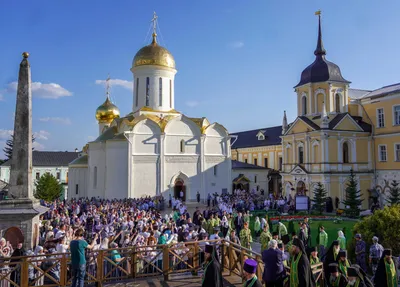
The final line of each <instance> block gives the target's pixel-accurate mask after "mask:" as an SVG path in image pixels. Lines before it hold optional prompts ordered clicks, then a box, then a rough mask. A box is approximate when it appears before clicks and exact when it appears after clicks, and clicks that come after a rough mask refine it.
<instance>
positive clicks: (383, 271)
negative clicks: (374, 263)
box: [374, 249, 398, 287]
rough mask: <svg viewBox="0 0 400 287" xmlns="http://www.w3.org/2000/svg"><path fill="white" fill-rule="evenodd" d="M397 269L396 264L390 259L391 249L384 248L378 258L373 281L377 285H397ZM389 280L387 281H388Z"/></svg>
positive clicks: (381, 286)
mask: <svg viewBox="0 0 400 287" xmlns="http://www.w3.org/2000/svg"><path fill="white" fill-rule="evenodd" d="M397 278H398V277H397V271H396V264H395V263H394V261H393V259H392V250H391V249H385V250H384V251H383V254H382V257H381V259H380V260H379V264H378V268H377V269H376V273H375V277H374V283H375V286H379V287H390V286H397V285H398V279H397ZM388 281H389V282H388Z"/></svg>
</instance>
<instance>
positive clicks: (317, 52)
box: [314, 10, 326, 56]
mask: <svg viewBox="0 0 400 287" xmlns="http://www.w3.org/2000/svg"><path fill="white" fill-rule="evenodd" d="M315 15H318V41H317V48H316V49H315V51H314V55H315V56H318V55H321V56H322V55H326V51H325V49H324V44H323V43H322V30H321V10H318V11H317V12H315Z"/></svg>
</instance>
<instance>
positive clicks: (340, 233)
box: [337, 230, 346, 249]
mask: <svg viewBox="0 0 400 287" xmlns="http://www.w3.org/2000/svg"><path fill="white" fill-rule="evenodd" d="M337 240H338V241H339V244H340V249H346V237H344V233H343V231H341V230H339V231H338V238H337Z"/></svg>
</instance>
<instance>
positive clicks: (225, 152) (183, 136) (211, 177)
mask: <svg viewBox="0 0 400 287" xmlns="http://www.w3.org/2000/svg"><path fill="white" fill-rule="evenodd" d="M154 26H155V25H154ZM131 71H132V74H133V82H132V84H133V106H132V112H131V113H129V114H128V115H126V116H124V117H120V112H119V109H118V108H117V107H116V106H115V105H114V104H113V103H112V102H111V100H110V96H109V86H108V85H107V86H108V87H107V93H106V100H105V102H104V103H103V104H102V105H101V106H99V107H98V108H97V110H96V119H97V121H98V124H99V136H98V138H97V139H96V140H94V141H92V142H89V143H88V144H87V145H86V146H85V147H84V148H83V151H82V154H81V155H80V157H78V158H77V159H76V160H74V161H73V162H71V163H70V164H69V180H68V198H79V197H89V198H91V197H97V196H99V197H101V198H109V199H112V198H119V199H120V198H138V197H142V196H156V195H163V196H164V198H166V199H168V197H169V195H172V196H176V197H179V194H180V191H183V193H184V200H188V201H194V200H195V199H196V194H197V192H199V193H200V196H201V198H202V199H205V198H206V197H207V195H208V193H211V194H212V193H215V192H217V193H222V192H228V193H230V192H231V188H232V187H231V185H232V174H231V173H232V164H231V147H230V146H231V144H230V136H229V134H228V131H227V130H226V129H225V128H224V127H223V126H222V125H220V124H218V123H213V124H211V123H210V122H209V121H208V120H207V119H206V118H204V117H203V118H190V117H187V116H186V115H183V114H182V113H180V112H178V111H176V110H175V109H174V107H175V93H174V90H175V74H176V72H177V70H176V67H175V60H174V57H173V56H172V54H171V53H170V52H169V51H168V50H167V49H165V48H164V47H162V46H160V45H159V44H158V43H157V34H156V32H155V28H154V33H153V40H152V42H151V44H150V45H148V46H145V47H143V48H141V49H140V50H139V51H138V52H137V53H136V55H135V57H134V59H133V62H132V68H131Z"/></svg>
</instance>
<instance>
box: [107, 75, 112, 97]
mask: <svg viewBox="0 0 400 287" xmlns="http://www.w3.org/2000/svg"><path fill="white" fill-rule="evenodd" d="M110 80H111V78H110V74H108V77H107V79H106V94H107V95H109V94H110Z"/></svg>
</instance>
